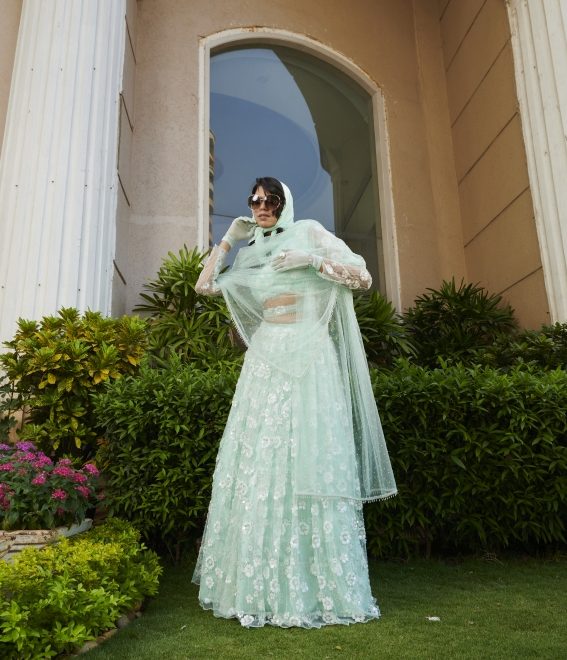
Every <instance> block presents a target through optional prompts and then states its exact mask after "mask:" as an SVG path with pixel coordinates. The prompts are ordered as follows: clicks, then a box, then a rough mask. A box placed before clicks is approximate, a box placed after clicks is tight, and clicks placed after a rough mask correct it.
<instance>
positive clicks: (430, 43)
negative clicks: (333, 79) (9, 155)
mask: <svg viewBox="0 0 567 660" xmlns="http://www.w3.org/2000/svg"><path fill="white" fill-rule="evenodd" d="M250 26H267V27H275V28H280V29H285V30H289V31H292V32H296V33H300V34H305V35H307V36H309V37H311V38H313V39H315V40H318V41H320V42H322V43H324V44H325V45H327V46H329V47H331V48H333V49H335V50H336V51H338V52H340V53H343V54H344V55H346V56H347V57H349V58H350V59H352V60H353V61H354V62H355V63H356V64H357V65H358V66H359V67H361V68H362V69H363V70H364V71H366V72H367V73H368V75H369V76H370V77H371V78H372V79H373V80H374V81H375V82H376V83H377V84H378V85H379V86H380V87H381V89H382V90H383V93H384V96H385V101H386V111H387V121H388V129H389V138H390V145H391V167H392V180H393V196H394V207H395V215H396V229H397V235H398V247H399V259H400V271H401V283H402V291H401V293H402V301H403V304H404V305H405V306H407V305H408V304H410V303H411V302H412V301H413V299H414V297H415V295H416V294H418V293H420V292H422V291H423V290H424V289H425V288H426V287H428V286H436V285H438V284H439V283H440V281H441V279H443V278H446V277H450V276H451V275H453V274H454V275H455V276H456V277H458V278H460V277H461V276H463V275H465V262H464V253H463V248H462V244H463V243H462V236H461V229H460V218H459V203H458V197H457V188H456V185H455V174H454V167H453V164H452V152H451V149H452V148H451V135H450V131H449V130H448V105H447V100H446V91H445V87H444V71H443V60H442V51H441V42H440V35H439V20H438V13H437V5H436V3H435V2H434V1H433V0H432V1H431V2H423V1H421V0H415V2H413V1H412V0H395V1H393V0H352V1H351V2H348V3H346V2H344V0H327V1H326V2H325V4H324V12H322V3H321V2H320V0H301V1H292V0H285V1H284V0H279V1H278V0H274V1H272V2H266V1H265V0H247V1H246V2H234V3H227V2H226V1H225V0H194V1H192V2H185V1H184V0H139V2H138V21H137V48H136V79H135V106H136V120H135V129H134V133H133V142H132V161H131V172H130V191H131V194H130V195H129V201H130V204H131V217H130V222H129V231H128V240H129V249H128V254H129V256H128V263H127V266H126V271H127V272H126V273H125V278H126V280H127V282H128V287H127V291H128V297H127V301H126V306H127V307H131V306H132V305H133V304H135V302H136V299H137V295H138V293H139V291H140V290H141V286H142V283H143V282H144V281H146V280H147V278H148V277H151V276H153V275H154V274H155V272H156V271H157V269H158V267H159V265H160V262H161V259H162V257H163V256H164V255H165V254H166V252H167V251H168V250H177V249H178V248H179V247H180V246H181V245H182V244H183V243H187V244H188V245H191V244H195V243H196V240H197V222H198V218H197V194H198V190H197V180H198V176H197V174H198V172H197V167H198V162H197V144H198V124H197V111H198V101H199V98H198V94H199V88H198V84H199V79H198V76H199V69H198V47H199V39H200V37H201V36H204V35H210V34H213V33H216V32H219V31H221V30H226V29H228V28H238V27H250Z"/></svg>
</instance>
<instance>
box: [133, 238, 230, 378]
mask: <svg viewBox="0 0 567 660" xmlns="http://www.w3.org/2000/svg"><path fill="white" fill-rule="evenodd" d="M204 257H205V255H203V254H201V253H199V252H198V250H197V249H193V250H191V251H189V250H188V249H187V247H186V246H184V247H183V248H182V249H181V250H179V253H178V255H175V254H173V253H172V252H169V253H168V256H167V258H166V259H164V260H163V263H162V265H161V268H160V269H159V271H158V273H157V276H156V278H155V279H154V280H152V281H150V282H149V283H148V284H146V285H144V288H145V289H146V291H148V292H149V293H142V294H140V297H141V298H142V299H143V300H144V301H145V302H144V303H143V304H140V305H138V306H137V307H136V308H135V310H136V311H140V312H145V313H147V314H148V315H149V317H150V319H149V327H150V339H149V342H150V343H149V351H150V353H151V354H152V356H154V360H155V362H156V363H157V364H158V365H161V366H164V365H165V364H167V359H168V357H169V356H171V355H173V354H176V355H178V356H180V357H181V359H182V360H183V361H184V362H192V363H193V364H195V365H196V366H200V367H202V368H205V369H206V368H207V367H208V366H209V365H210V364H211V363H212V362H217V361H219V360H229V361H230V360H234V359H235V357H236V355H237V354H238V352H237V351H236V350H235V349H234V347H233V345H232V343H231V332H230V331H231V320H230V314H229V313H228V309H227V307H226V303H225V302H224V299H223V298H222V296H218V297H210V296H201V295H199V294H197V293H196V292H195V284H196V282H197V279H198V277H199V273H200V272H201V270H202V267H203V259H204Z"/></svg>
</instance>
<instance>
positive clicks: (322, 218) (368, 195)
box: [210, 46, 384, 291]
mask: <svg viewBox="0 0 567 660" xmlns="http://www.w3.org/2000/svg"><path fill="white" fill-rule="evenodd" d="M210 108H211V116H210V126H211V131H212V134H213V136H214V137H213V139H212V142H211V143H212V144H213V143H214V159H213V160H212V167H213V169H214V180H213V183H212V189H214V203H213V211H212V227H211V229H212V241H213V242H218V241H219V240H220V239H221V237H222V236H223V234H224V232H225V231H226V229H227V228H228V226H229V224H230V222H231V221H232V219H233V218H235V217H236V216H239V215H250V211H249V209H248V208H247V206H246V198H247V195H248V192H249V190H250V187H251V185H252V183H253V182H254V179H255V177H256V176H274V177H276V178H278V179H280V180H282V181H285V183H287V185H288V186H289V187H290V189H291V190H292V191H293V195H294V201H295V217H296V218H297V219H302V218H314V219H316V220H319V222H321V223H322V224H323V225H324V226H325V227H326V228H327V229H329V230H330V231H332V232H333V233H335V234H336V235H337V236H339V237H340V238H342V239H343V240H344V241H346V243H347V244H348V245H349V246H350V247H351V248H352V249H353V250H354V251H355V252H357V253H358V254H361V255H362V256H363V257H364V258H365V259H366V262H367V265H368V269H369V271H370V272H371V274H372V277H373V280H374V287H375V288H377V289H380V290H381V291H384V278H383V266H382V258H381V255H382V245H381V237H380V211H379V200H378V191H377V184H376V176H375V170H376V168H375V162H374V161H375V147H374V135H373V113H372V102H371V97H370V95H369V94H368V93H367V92H366V91H365V90H363V89H362V88H361V87H360V86H359V85H357V84H356V83H355V82H354V81H353V80H351V79H350V78H349V77H348V76H346V75H345V74H344V73H342V72H341V71H339V70H337V69H335V68H334V67H333V66H331V65H330V64H327V63H326V62H324V61H322V60H319V59H318V58H315V57H313V56H312V55H309V54H307V53H304V52H302V51H298V50H294V49H291V48H285V47H280V46H277V47H270V48H266V47H253V48H250V47H247V48H236V49H234V48H233V49H230V50H223V51H220V52H217V53H216V54H214V56H213V57H212V58H211V99H210Z"/></svg>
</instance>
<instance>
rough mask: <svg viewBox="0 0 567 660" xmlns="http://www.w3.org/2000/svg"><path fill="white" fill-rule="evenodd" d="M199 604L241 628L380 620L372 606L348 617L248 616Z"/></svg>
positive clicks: (320, 614)
mask: <svg viewBox="0 0 567 660" xmlns="http://www.w3.org/2000/svg"><path fill="white" fill-rule="evenodd" d="M199 604H200V605H201V607H202V608H203V609H204V610H211V611H212V612H213V614H214V616H216V617H217V618H219V619H237V620H238V622H239V623H240V625H241V626H242V627H243V628H263V627H264V626H276V627H278V628H322V627H323V626H334V625H341V626H350V625H352V624H353V623H368V622H369V621H374V620H377V619H379V618H380V616H381V615H380V610H379V609H378V607H377V606H373V607H372V608H371V609H370V611H368V612H365V613H364V614H352V615H350V616H346V615H345V616H339V615H338V614H336V613H335V612H322V611H317V612H312V613H311V614H309V615H306V614H303V615H301V616H300V615H297V614H290V613H288V612H286V613H284V614H271V613H266V614H261V615H260V614H249V613H245V612H237V611H236V610H233V609H230V610H228V611H227V612H221V611H219V610H218V609H216V608H215V606H214V604H213V603H206V602H203V601H202V600H201V599H199Z"/></svg>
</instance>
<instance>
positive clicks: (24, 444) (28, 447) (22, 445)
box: [16, 440, 36, 451]
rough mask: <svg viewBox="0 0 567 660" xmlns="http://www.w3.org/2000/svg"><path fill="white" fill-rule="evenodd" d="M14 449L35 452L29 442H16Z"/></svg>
mask: <svg viewBox="0 0 567 660" xmlns="http://www.w3.org/2000/svg"><path fill="white" fill-rule="evenodd" d="M16 448H17V449H19V450H20V451H36V448H35V445H34V444H33V442H30V441H29V440H26V441H24V442H16Z"/></svg>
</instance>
